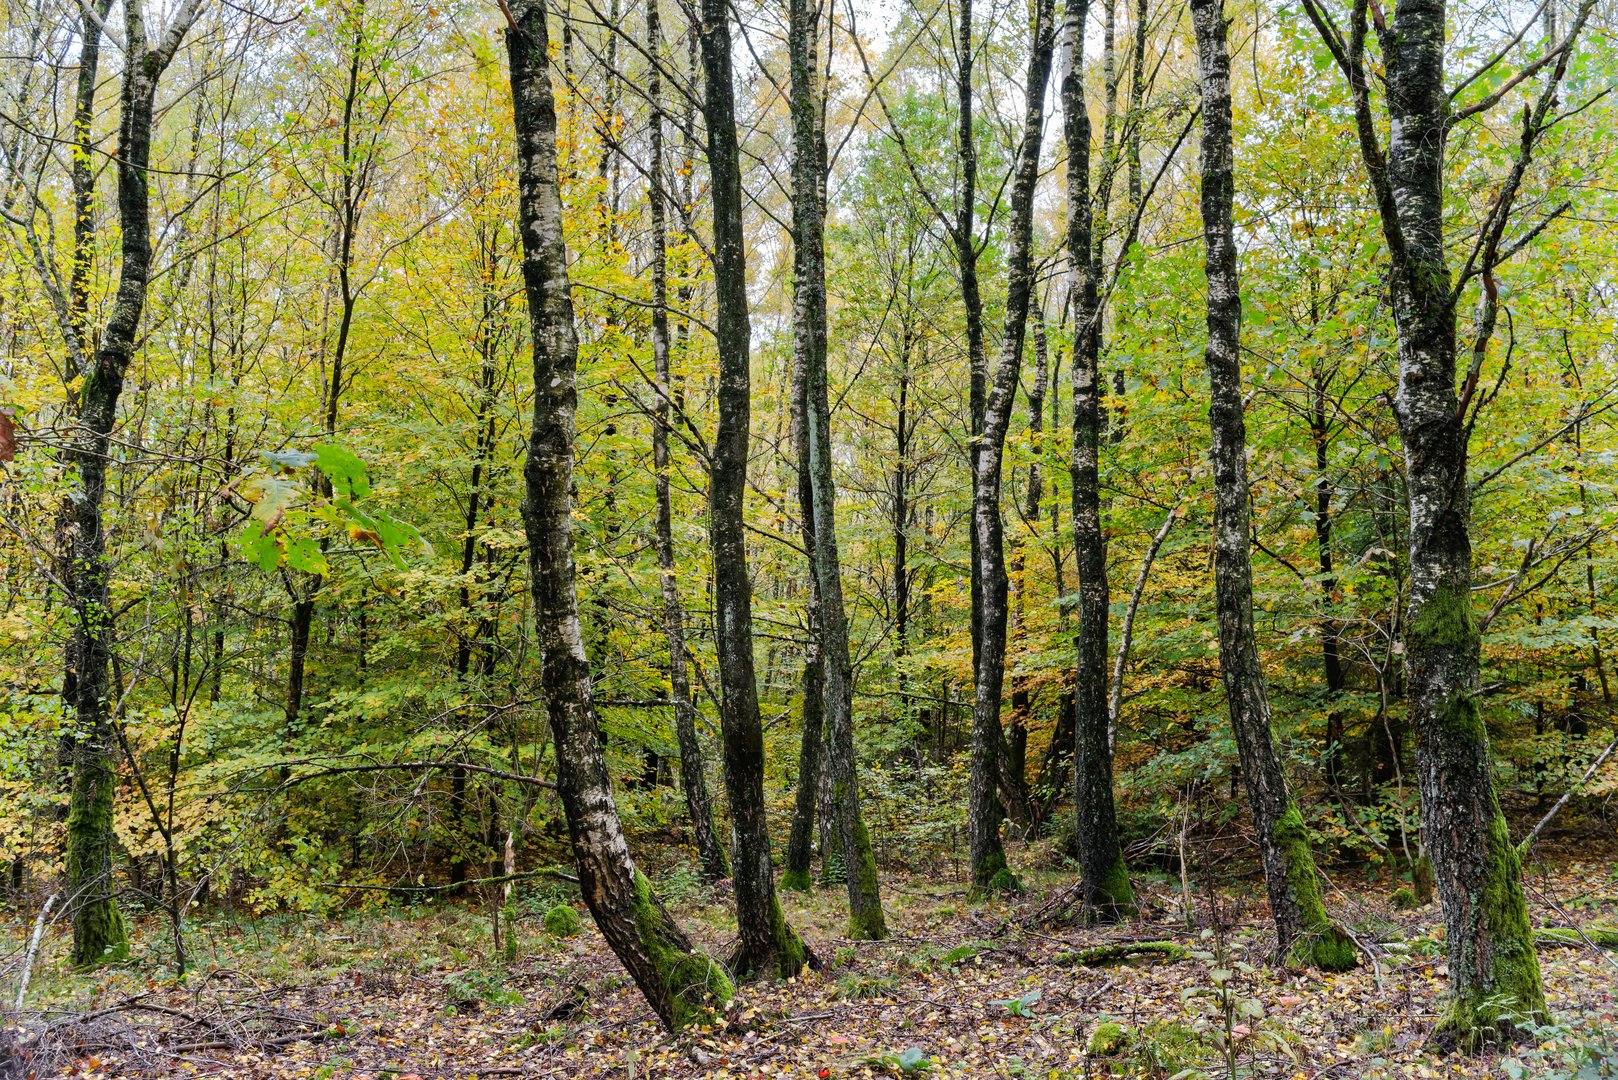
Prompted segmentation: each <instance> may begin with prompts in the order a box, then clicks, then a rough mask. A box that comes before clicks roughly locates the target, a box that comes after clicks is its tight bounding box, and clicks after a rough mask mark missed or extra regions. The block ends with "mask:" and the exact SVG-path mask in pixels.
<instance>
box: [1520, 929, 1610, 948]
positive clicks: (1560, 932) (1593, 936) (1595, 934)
mask: <svg viewBox="0 0 1618 1080" xmlns="http://www.w3.org/2000/svg"><path fill="white" fill-rule="evenodd" d="M1534 944H1535V945H1566V946H1569V947H1572V948H1578V947H1580V946H1584V945H1588V946H1590V947H1591V948H1593V949H1618V927H1611V926H1599V925H1595V926H1586V927H1585V928H1584V929H1582V930H1581V929H1579V928H1578V927H1576V926H1573V927H1570V926H1541V927H1538V928H1537V929H1535V931H1534Z"/></svg>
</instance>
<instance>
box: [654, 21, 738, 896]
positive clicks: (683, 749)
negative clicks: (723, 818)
mask: <svg viewBox="0 0 1618 1080" xmlns="http://www.w3.org/2000/svg"><path fill="white" fill-rule="evenodd" d="M658 5H659V0H647V4H646V51H647V52H648V53H650V54H651V56H652V63H651V64H650V65H649V66H648V73H647V96H648V97H649V98H650V99H651V103H652V119H651V152H652V160H651V166H650V169H649V172H650V175H651V197H650V201H651V218H652V360H653V364H654V366H655V368H656V377H657V417H656V420H655V422H654V423H653V425H652V463H653V467H654V468H656V470H657V525H656V529H655V534H656V544H657V569H658V576H659V578H660V579H661V581H662V589H663V636H664V638H665V639H666V640H667V641H668V647H669V693H670V696H671V697H673V699H674V738H675V741H676V742H677V743H678V744H679V747H680V784H681V786H682V787H683V788H684V789H685V805H686V810H687V812H688V813H689V814H690V816H691V835H692V838H693V839H694V840H695V841H696V845H697V857H698V859H699V860H701V862H702V875H703V877H705V878H706V879H708V880H709V881H718V880H720V879H721V878H725V877H728V876H730V861H729V860H728V859H726V858H725V848H724V845H723V844H721V843H720V842H719V838H718V836H717V835H715V832H714V822H713V803H712V801H711V800H710V799H709V797H708V779H707V775H706V773H705V772H704V770H703V765H702V743H701V741H700V740H699V739H698V738H697V708H696V705H695V704H694V703H693V701H692V700H691V673H690V670H689V661H688V659H687V656H686V646H685V607H684V605H682V604H681V602H680V587H679V584H678V576H677V573H676V568H675V565H674V502H673V493H672V492H671V491H670V488H669V468H670V458H669V412H670V408H671V404H672V402H673V385H672V378H671V376H670V368H669V306H668V301H669V273H668V218H667V211H668V208H667V205H666V203H667V198H668V195H667V192H666V191H665V190H664V188H663V179H664V172H663V169H664V166H663V120H664V116H663V81H662V74H661V71H660V69H659V67H658V64H659V62H660V58H661V56H662V52H663V27H662V21H661V14H660V12H659V11H658Z"/></svg>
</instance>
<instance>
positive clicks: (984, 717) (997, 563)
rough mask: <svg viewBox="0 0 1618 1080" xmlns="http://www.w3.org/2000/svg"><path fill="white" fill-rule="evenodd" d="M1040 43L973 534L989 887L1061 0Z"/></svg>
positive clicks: (981, 825) (976, 821) (975, 719)
mask: <svg viewBox="0 0 1618 1080" xmlns="http://www.w3.org/2000/svg"><path fill="white" fill-rule="evenodd" d="M1032 37H1033V44H1032V46H1031V48H1030V51H1029V56H1028V81H1027V83H1026V84H1025V85H1026V90H1027V112H1026V114H1025V115H1024V119H1023V133H1022V142H1021V145H1020V146H1019V148H1018V151H1017V163H1016V171H1015V173H1014V175H1013V180H1012V187H1011V245H1010V251H1009V253H1008V255H1007V259H1006V264H1007V293H1006V321H1005V335H1004V338H1003V339H1002V346H1001V352H1000V363H999V366H998V367H997V368H996V370H995V377H994V385H993V387H992V388H991V389H990V391H989V394H988V398H987V400H986V402H985V404H984V409H983V429H982V430H983V435H982V438H981V439H979V440H978V441H977V455H976V458H975V460H974V461H973V465H972V534H973V536H974V537H976V540H977V543H976V545H975V551H974V556H975V557H976V559H977V563H976V565H975V570H976V574H975V575H974V576H975V577H976V578H977V579H978V581H979V582H980V587H979V593H980V595H981V597H982V602H981V603H980V604H979V620H978V626H977V630H978V635H977V637H978V645H977V648H975V649H974V650H973V669H974V674H975V676H976V680H975V681H976V693H975V695H974V698H973V708H972V776H971V780H970V782H969V784H968V787H967V798H968V805H967V842H968V846H969V856H970V858H971V862H972V889H973V890H974V892H976V893H978V894H980V895H982V894H989V893H995V892H1003V891H1015V890H1017V889H1018V888H1019V884H1018V882H1017V879H1016V877H1015V875H1013V874H1012V873H1011V870H1010V868H1008V867H1007V866H1006V856H1005V851H1004V849H1003V848H1002V846H1001V843H1000V815H1001V806H1000V798H999V789H1000V764H1001V762H1000V747H1001V741H1002V732H1001V727H1000V697H1001V690H1002V688H1003V685H1004V680H1005V659H1006V623H1007V616H1008V604H1007V601H1008V599H1009V597H1008V581H1007V576H1006V553H1005V535H1004V528H1003V524H1002V522H1001V520H1000V486H1001V464H1002V461H1003V458H1004V454H1003V451H1004V449H1005V441H1006V432H1007V430H1008V429H1009V427H1010V423H1011V411H1012V406H1013V404H1014V403H1015V401H1016V394H1017V384H1018V378H1019V375H1020V374H1021V371H1022V352H1023V340H1024V334H1025V332H1026V330H1027V325H1028V305H1029V301H1030V298H1031V297H1032V294H1033V280H1034V275H1033V265H1032V252H1031V249H1032V246H1033V210H1034V186H1035V183H1036V182H1037V180H1038V178H1039V153H1040V147H1041V146H1042V144H1043V140H1044V127H1045V87H1046V85H1047V84H1048V83H1049V81H1050V73H1051V55H1052V53H1053V51H1054V49H1055V45H1056V18H1055V2H1054V0H1038V2H1036V4H1035V7H1034V26H1033V35H1032Z"/></svg>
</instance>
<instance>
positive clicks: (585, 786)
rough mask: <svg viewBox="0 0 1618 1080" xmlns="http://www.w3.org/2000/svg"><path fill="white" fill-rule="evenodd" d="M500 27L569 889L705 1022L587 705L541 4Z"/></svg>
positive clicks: (699, 975) (701, 970)
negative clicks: (575, 875)
mask: <svg viewBox="0 0 1618 1080" xmlns="http://www.w3.org/2000/svg"><path fill="white" fill-rule="evenodd" d="M514 9H515V10H514V22H513V25H512V26H511V28H510V31H509V32H508V34H507V37H506V46H507V54H508V56H509V58H510V62H511V94H512V106H513V120H514V123H515V127H516V136H517V175H518V218H519V224H520V226H521V231H522V241H523V284H524V286H525V289H526V292H527V297H528V312H529V316H528V317H529V325H530V331H531V336H532V339H533V349H534V426H533V432H532V435H531V436H530V438H529V441H528V450H527V454H526V457H525V460H524V464H523V475H524V480H525V483H526V488H527V494H526V497H525V498H524V501H523V526H524V529H525V531H526V532H527V536H528V572H529V585H530V588H531V590H532V592H533V599H534V623H535V631H536V635H537V637H538V645H539V650H540V657H541V663H542V683H543V692H544V697H545V706H546V711H547V714H548V716H549V719H550V726H551V736H552V739H553V741H554V743H555V748H556V766H557V768H556V787H557V793H558V794H559V795H560V796H561V800H562V809H563V812H564V813H565V814H566V816H567V823H568V833H569V835H570V837H571V838H572V841H573V852H574V858H575V859H576V860H577V864H578V871H579V889H580V892H582V893H583V894H584V899H585V903H586V904H588V905H589V908H590V914H591V915H592V916H594V918H595V921H596V925H597V926H598V927H599V928H600V929H601V934H602V936H603V937H605V938H606V939H607V943H608V945H610V946H611V947H612V950H613V952H615V953H616V954H617V955H618V958H619V959H620V960H621V961H623V964H624V967H625V968H626V969H628V971H629V974H630V976H631V977H632V978H633V979H634V980H635V983H636V985H637V986H639V987H640V989H641V993H643V994H644V995H645V996H646V1000H647V1002H648V1003H649V1004H650V1005H651V1007H652V1009H653V1011H655V1012H656V1013H657V1015H658V1017H659V1019H661V1020H662V1021H663V1023H664V1024H665V1025H667V1026H669V1027H670V1028H678V1027H683V1026H685V1025H686V1024H689V1023H693V1022H696V1021H700V1020H702V1019H704V1018H705V1017H706V1016H707V1014H708V1012H709V1007H710V1003H718V1004H723V1003H724V1002H726V1001H728V1000H729V998H730V995H731V992H732V991H731V984H730V981H729V979H728V978H727V977H726V975H725V973H724V972H723V971H722V970H721V969H720V967H719V965H718V964H716V963H714V962H713V961H712V960H710V959H709V958H708V957H707V956H705V955H703V954H702V953H699V952H696V951H695V950H693V949H692V947H691V943H690V941H689V940H688V939H687V938H686V936H685V934H684V933H683V932H682V931H681V930H680V928H679V926H678V925H676V924H675V922H674V920H673V919H672V918H671V917H670V915H669V913H668V911H667V910H666V909H664V907H663V905H662V904H661V903H660V902H659V901H658V899H657V898H656V897H655V896H654V895H653V894H652V891H651V886H650V884H649V883H648V882H647V880H646V878H645V876H644V875H643V874H641V873H640V871H639V870H638V869H636V867H635V863H634V860H633V859H632V858H631V857H630V854H629V846H628V843H627V842H626V841H625V839H624V833H623V826H622V824H621V823H620V821H619V819H618V809H617V806H616V805H615V804H614V802H613V797H612V783H611V780H610V778H609V776H608V773H607V765H606V759H605V756H604V755H603V753H602V748H601V733H600V730H599V728H598V727H597V725H596V714H595V707H594V704H593V703H592V701H591V691H590V665H589V660H588V658H587V657H586V656H585V653H584V635H583V631H582V629H581V627H580V624H579V605H578V595H577V592H576V591H575V590H576V586H575V570H574V563H573V524H572V510H573V500H572V494H571V489H572V484H573V440H574V430H575V423H576V413H577V410H578V389H577V366H578V337H577V332H576V330H575V328H574V323H573V296H572V287H571V283H570V282H569V280H568V273H567V248H566V244H565V241H564V239H563V234H562V201H561V192H560V190H559V186H558V183H557V173H556V103H555V99H554V98H553V97H552V94H551V84H550V57H549V45H550V41H549V33H548V30H547V27H546V25H545V16H546V12H547V9H548V5H546V4H543V3H537V2H533V0H519V2H518V3H517V4H516V5H514Z"/></svg>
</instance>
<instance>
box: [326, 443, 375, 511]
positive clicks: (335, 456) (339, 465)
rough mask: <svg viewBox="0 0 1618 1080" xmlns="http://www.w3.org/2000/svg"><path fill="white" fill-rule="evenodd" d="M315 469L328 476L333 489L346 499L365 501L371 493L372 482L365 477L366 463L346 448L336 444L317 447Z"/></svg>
mask: <svg viewBox="0 0 1618 1080" xmlns="http://www.w3.org/2000/svg"><path fill="white" fill-rule="evenodd" d="M315 468H317V469H319V470H320V471H321V472H322V473H324V474H325V475H326V479H328V480H330V481H331V486H332V489H333V490H334V491H336V492H337V494H338V495H341V496H343V497H344V498H349V499H363V498H365V496H367V495H369V494H370V493H371V482H370V481H369V480H367V479H366V477H365V463H364V462H363V461H361V460H360V459H359V456H358V455H356V454H355V453H354V452H353V451H352V450H349V449H347V448H346V447H342V446H338V445H337V444H335V443H320V444H319V445H317V446H316V447H315Z"/></svg>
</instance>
